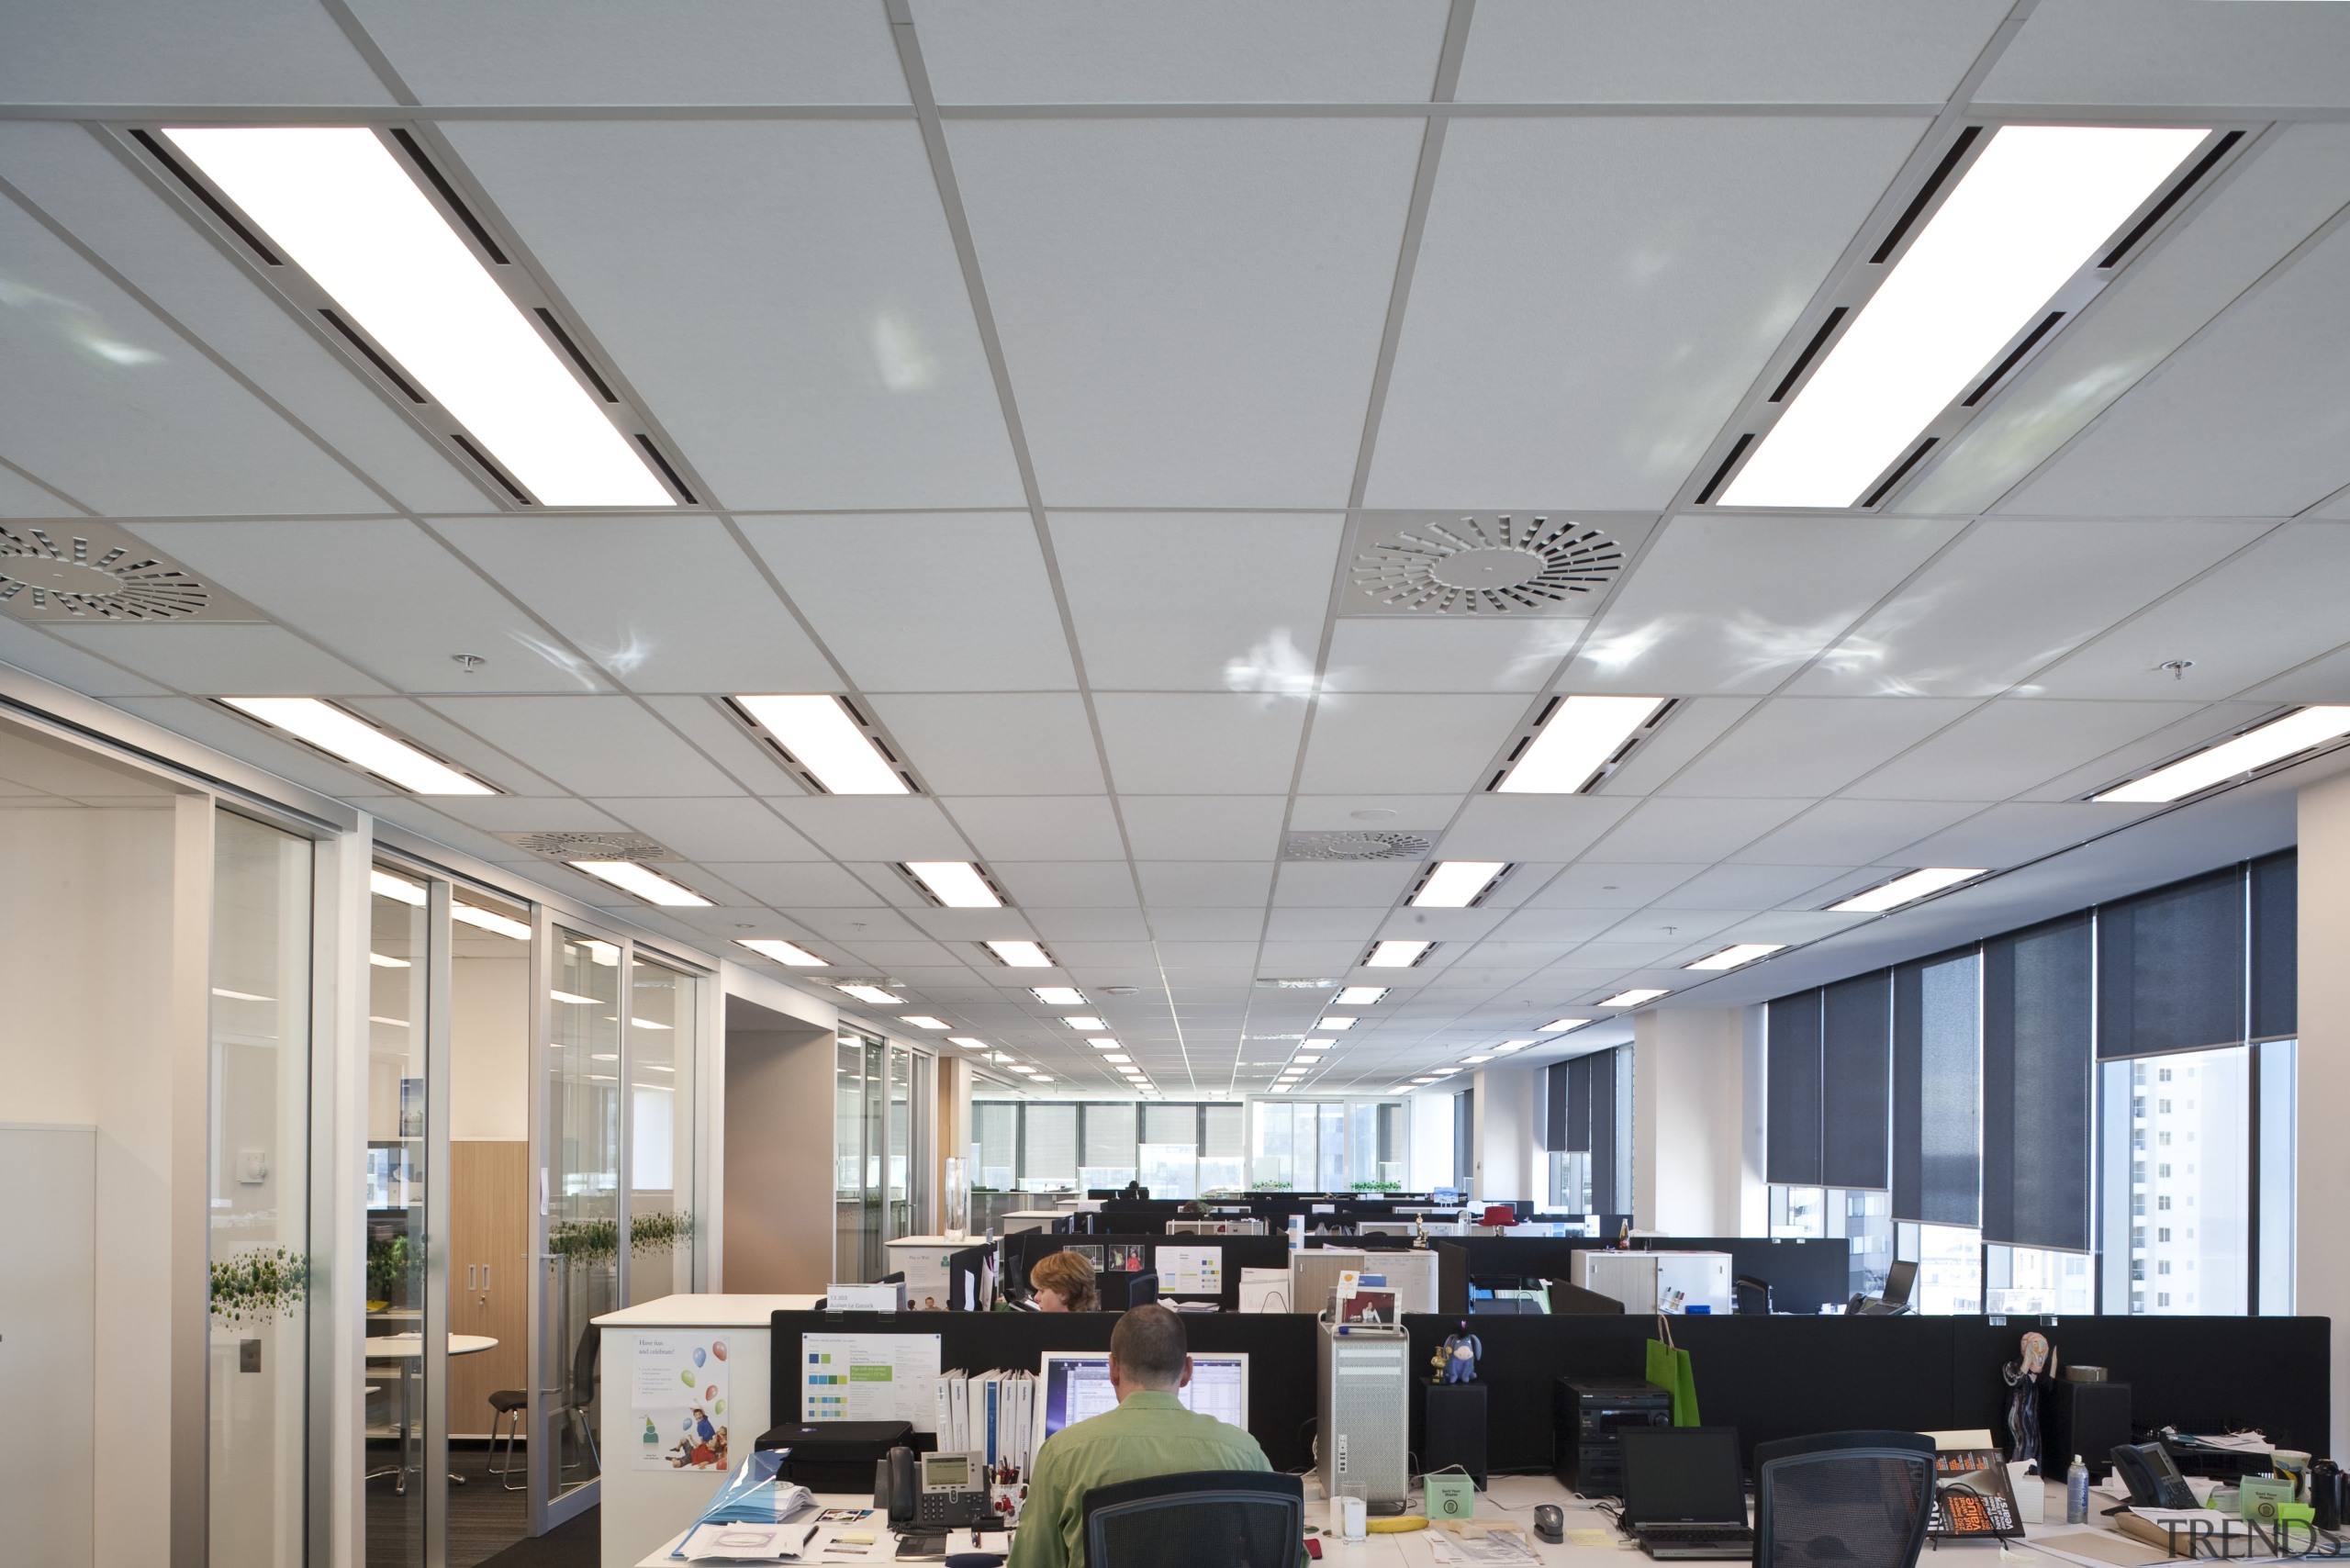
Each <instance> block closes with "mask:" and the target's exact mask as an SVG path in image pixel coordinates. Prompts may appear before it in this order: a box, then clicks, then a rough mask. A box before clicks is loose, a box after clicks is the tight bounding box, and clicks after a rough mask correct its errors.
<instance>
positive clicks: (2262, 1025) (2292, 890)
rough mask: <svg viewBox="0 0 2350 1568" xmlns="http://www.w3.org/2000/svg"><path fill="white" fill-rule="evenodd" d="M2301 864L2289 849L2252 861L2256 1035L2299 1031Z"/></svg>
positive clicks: (2288, 1035) (2276, 1035)
mask: <svg viewBox="0 0 2350 1568" xmlns="http://www.w3.org/2000/svg"><path fill="white" fill-rule="evenodd" d="M2299 943H2300V863H2299V861H2298V860H2297V859H2296V857H2294V855H2293V853H2292V852H2291V851H2290V850H2288V851H2287V852H2286V853H2284V854H2282V855H2272V856H2270V857H2268V858H2267V859H2266V860H2255V861H2254V862H2253V863H2252V1037H2253V1038H2254V1039H2255V1040H2283V1039H2289V1038H2291V1037H2292V1036H2295V1035H2298V1034H2300V1032H2301V1025H2300V1005H2299V996H2298V988H2299V986H2300V978H2299V977H2300V967H2299V964H2300V959H2299V954H2298V951H2297V949H2298V945H2299Z"/></svg>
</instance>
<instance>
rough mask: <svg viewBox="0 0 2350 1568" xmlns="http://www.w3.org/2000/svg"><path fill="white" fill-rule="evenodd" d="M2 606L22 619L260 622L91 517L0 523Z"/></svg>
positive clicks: (232, 600)
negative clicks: (55, 520)
mask: <svg viewBox="0 0 2350 1568" xmlns="http://www.w3.org/2000/svg"><path fill="white" fill-rule="evenodd" d="M0 609H5V610H6V611H7V612H8V613H9V614H11V615H13V616H15V617H17V619H18V620H20V621H66V622H74V621H79V622H105V621H113V622H123V623H126V624H132V623H142V624H155V623H159V622H173V621H259V620H260V619H262V617H261V616H260V614H259V613H257V612H256V611H255V610H253V609H252V607H251V606H250V605H246V604H244V603H242V602H241V601H240V600H238V599H235V598H233V597H231V596H230V595H229V594H225V593H223V592H221V591H220V590H219V589H218V588H215V587H213V586H212V585H211V584H210V583H208V582H206V581H205V580H204V579H202V578H201V577H197V576H196V574H195V573H194V572H192V571H190V570H188V569H187V568H186V567H185V566H181V565H180V564H179V563H178V562H176V561H174V560H173V559H172V558H171V557H169V556H168V555H165V554H162V552H161V551H158V550H153V549H151V548H149V547H148V545H147V544H146V543H144V542H143V541H141V540H139V539H137V538H134V537H133V536H132V535H130V534H129V533H127V532H124V531H123V530H121V529H119V528H117V527H115V526H114V525H113V524H111V523H104V522H99V521H95V520H91V519H81V520H76V521H72V522H43V523H25V522H17V523H6V524H0Z"/></svg>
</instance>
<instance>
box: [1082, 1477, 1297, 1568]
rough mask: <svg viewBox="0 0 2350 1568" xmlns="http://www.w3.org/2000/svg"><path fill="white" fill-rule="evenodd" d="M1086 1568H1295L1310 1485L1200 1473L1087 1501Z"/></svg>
mask: <svg viewBox="0 0 2350 1568" xmlns="http://www.w3.org/2000/svg"><path fill="white" fill-rule="evenodd" d="M1084 1526H1085V1562H1086V1568H1204V1565H1206V1564H1210V1563H1213V1564H1215V1565H1216V1568H1296V1563H1297V1561H1298V1558H1299V1555H1300V1554H1301V1553H1302V1552H1304V1550H1305V1484H1304V1482H1303V1481H1301V1480H1300V1479H1299V1478H1298V1477H1296V1476H1294V1475H1274V1474H1270V1473H1266V1472H1264V1471H1259V1470H1199V1471H1192V1472H1189V1473H1184V1474H1181V1475H1153V1476H1148V1477H1147V1478H1145V1479H1143V1480H1140V1481H1122V1482H1119V1483H1118V1484H1115V1485H1113V1486H1097V1487H1095V1488H1094V1489H1093V1490H1092V1491H1091V1492H1088V1493H1087V1494H1086V1495H1085V1506H1084Z"/></svg>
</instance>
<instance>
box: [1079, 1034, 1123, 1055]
mask: <svg viewBox="0 0 2350 1568" xmlns="http://www.w3.org/2000/svg"><path fill="white" fill-rule="evenodd" d="M1085 1043H1086V1044H1087V1045H1089V1046H1091V1047H1093V1048H1094V1049H1095V1050H1097V1051H1114V1050H1117V1049H1119V1048H1120V1047H1119V1045H1118V1042H1117V1041H1115V1040H1113V1039H1112V1038H1111V1037H1110V1036H1107V1035H1093V1036H1089V1037H1088V1038H1087V1039H1086V1042H1085Z"/></svg>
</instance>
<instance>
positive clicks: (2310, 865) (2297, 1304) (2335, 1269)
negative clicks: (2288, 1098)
mask: <svg viewBox="0 0 2350 1568" xmlns="http://www.w3.org/2000/svg"><path fill="white" fill-rule="evenodd" d="M2300 840H2301V843H2300V956H2299V957H2300V1031H2301V1047H2300V1092H2299V1094H2298V1095H2297V1097H2296V1099H2297V1103H2298V1104H2299V1106H2300V1125H2299V1126H2298V1127H2297V1128H2296V1129H2295V1137H2294V1146H2295V1151H2296V1158H2297V1159H2298V1161H2299V1165H2300V1169H2299V1170H2298V1172H2297V1181H2296V1189H2297V1191H2298V1193H2299V1202H2298V1203H2296V1204H2295V1205H2294V1225H2295V1228H2296V1232H2297V1234H2296V1235H2295V1238H2294V1248H2293V1252H2294V1281H2293V1306H2294V1310H2295V1311H2296V1312H2299V1313H2301V1314H2303V1315H2305V1316H2326V1317H2330V1318H2332V1319H2333V1336H2332V1337H2333V1356H2332V1367H2333V1371H2332V1374H2331V1375H2332V1381H2333V1388H2332V1391H2331V1393H2332V1397H2333V1406H2332V1408H2333V1434H2332V1439H2331V1443H2332V1448H2331V1451H2332V1452H2334V1453H2337V1454H2338V1453H2343V1452H2345V1451H2350V1239H2346V1238H2350V1232H2345V1231H2344V1228H2343V1225H2342V1215H2341V1207H2340V1203H2339V1199H2340V1197H2341V1194H2342V1193H2345V1192H2350V1138H2344V1137H2343V1136H2342V1130H2341V1126H2340V1123H2341V1107H2342V1106H2343V1105H2344V1104H2345V1103H2350V963H2344V958H2343V956H2344V953H2350V775H2344V776H2341V777H2338V778H2329V779H2326V780H2324V781H2323V782H2322V783H2318V784H2312V785H2311V786H2310V787H2309V788H2308V789H2306V790H2302V791H2301V794H2300Z"/></svg>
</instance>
